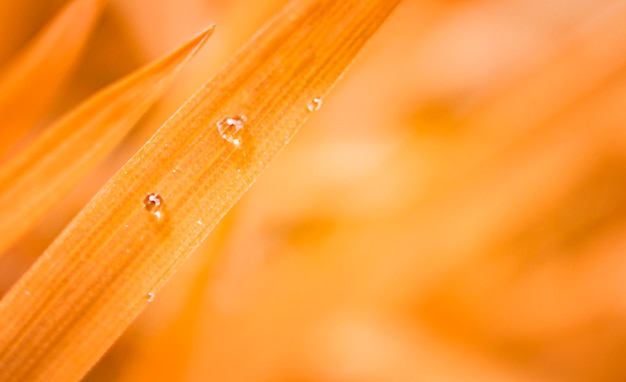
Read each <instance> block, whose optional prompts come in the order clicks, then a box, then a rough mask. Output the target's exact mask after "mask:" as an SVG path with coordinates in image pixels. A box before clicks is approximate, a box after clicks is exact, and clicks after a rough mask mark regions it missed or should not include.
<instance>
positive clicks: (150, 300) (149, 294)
mask: <svg viewBox="0 0 626 382" xmlns="http://www.w3.org/2000/svg"><path fill="white" fill-rule="evenodd" d="M146 301H148V302H152V301H154V292H148V294H147V295H146Z"/></svg>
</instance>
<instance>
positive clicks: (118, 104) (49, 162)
mask: <svg viewBox="0 0 626 382" xmlns="http://www.w3.org/2000/svg"><path fill="white" fill-rule="evenodd" d="M213 29H214V27H213V26H211V27H210V28H208V29H207V30H205V31H204V32H202V33H200V34H199V35H198V36H196V37H194V38H193V39H192V40H190V41H189V42H187V43H185V44H184V45H182V46H181V47H180V48H179V49H177V50H176V51H175V52H173V53H171V54H170V55H168V56H167V57H165V58H163V59H161V60H159V61H158V62H156V63H154V64H152V65H150V66H148V67H145V68H143V69H141V70H139V71H137V72H135V73H133V74H131V75H129V76H128V77H125V78H123V79H121V80H120V81H118V82H116V83H114V84H113V85H111V86H109V87H107V88H106V89H104V90H102V91H100V92H99V93H97V94H96V95H94V96H93V97H91V98H90V99H88V100H87V101H86V102H84V103H83V104H82V105H80V106H79V107H77V108H76V109H75V110H74V111H72V112H70V113H69V114H68V115H67V116H66V117H64V118H62V119H61V120H60V121H59V122H58V123H56V124H55V125H53V126H52V127H51V128H50V129H49V130H48V131H47V132H46V133H45V134H44V135H43V136H41V137H40V138H39V139H38V140H36V141H35V142H34V143H33V144H32V145H31V146H30V147H29V148H28V149H27V150H25V151H24V152H22V153H20V154H19V155H18V156H17V157H15V159H13V160H11V161H10V162H9V163H7V165H6V167H4V168H2V169H0V210H2V211H3V213H2V215H0V231H2V232H4V233H5V234H3V235H2V237H0V253H1V252H2V251H4V250H6V249H7V248H8V247H9V246H10V245H11V244H13V243H14V242H15V241H16V240H17V239H19V238H20V237H21V236H22V235H23V234H24V233H25V232H26V231H28V229H29V228H31V227H32V226H33V225H34V224H35V223H37V221H38V220H39V219H40V218H41V217H42V216H43V215H45V214H46V212H48V211H49V210H50V209H51V208H52V207H53V206H54V205H55V204H56V203H57V202H58V201H59V200H60V199H61V198H62V197H63V196H65V195H66V194H67V193H68V192H69V191H70V190H71V189H72V187H73V186H75V185H76V183H78V182H79V181H80V180H81V179H82V178H83V177H84V176H85V175H86V174H87V173H88V172H89V171H90V170H91V169H92V168H93V167H95V166H96V165H97V164H98V163H99V162H100V161H101V160H102V159H103V158H104V157H105V156H106V155H107V154H108V153H109V152H110V151H111V150H113V149H114V148H115V146H116V145H117V144H118V143H119V142H120V141H121V139H122V138H123V137H124V136H125V135H126V133H128V131H129V130H130V129H131V128H132V127H133V125H134V124H135V123H136V122H137V120H138V119H139V118H141V116H142V115H143V114H144V113H145V112H146V110H148V108H149V107H150V106H151V105H152V104H153V103H154V102H155V101H156V100H157V99H158V98H159V97H160V96H161V95H162V94H163V92H164V91H165V89H166V88H167V86H168V85H169V84H170V83H171V81H172V80H173V78H174V75H175V74H177V73H178V72H179V71H180V70H181V69H182V68H183V66H184V65H185V63H187V61H188V60H189V59H190V58H191V57H192V56H193V55H194V54H195V53H196V52H197V51H198V49H200V47H201V46H202V45H203V44H204V42H205V41H206V40H207V39H208V38H209V36H210V35H211V34H212V33H213Z"/></svg>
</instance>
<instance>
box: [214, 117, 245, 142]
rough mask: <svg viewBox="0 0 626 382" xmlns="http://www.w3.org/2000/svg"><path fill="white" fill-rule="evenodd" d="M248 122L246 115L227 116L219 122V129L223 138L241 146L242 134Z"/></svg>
mask: <svg viewBox="0 0 626 382" xmlns="http://www.w3.org/2000/svg"><path fill="white" fill-rule="evenodd" d="M245 124H246V117H245V116H243V115H241V116H239V115H237V116H234V117H226V118H224V119H221V120H219V121H218V122H217V131H218V132H219V133H220V135H221V136H222V138H224V139H225V140H226V141H228V142H230V143H232V144H233V145H235V146H237V147H239V146H241V135H242V134H243V131H242V130H243V128H244V126H245Z"/></svg>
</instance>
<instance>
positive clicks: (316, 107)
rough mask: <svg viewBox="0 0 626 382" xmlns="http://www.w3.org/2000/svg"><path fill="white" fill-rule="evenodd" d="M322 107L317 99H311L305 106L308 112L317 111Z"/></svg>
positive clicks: (320, 101) (319, 99)
mask: <svg viewBox="0 0 626 382" xmlns="http://www.w3.org/2000/svg"><path fill="white" fill-rule="evenodd" d="M321 107H322V99H321V98H319V97H316V98H313V100H312V101H311V102H310V103H309V104H308V105H307V107H306V108H307V109H308V110H309V111H310V112H314V111H318V110H319V109H320V108H321Z"/></svg>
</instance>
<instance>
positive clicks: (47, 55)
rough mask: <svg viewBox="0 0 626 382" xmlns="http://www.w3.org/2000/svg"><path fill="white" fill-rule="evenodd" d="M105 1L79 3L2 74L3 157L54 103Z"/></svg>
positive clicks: (64, 12) (65, 10) (0, 120)
mask: <svg viewBox="0 0 626 382" xmlns="http://www.w3.org/2000/svg"><path fill="white" fill-rule="evenodd" d="M102 3H103V1H102V0H75V1H72V2H70V3H69V4H68V5H67V6H66V7H65V8H63V9H62V10H61V11H60V12H59V14H58V15H57V16H56V17H55V18H54V19H53V20H52V21H51V22H50V23H49V24H48V25H47V26H46V27H45V28H44V29H43V31H42V32H40V34H39V35H38V36H37V37H35V39H34V40H33V41H32V42H31V43H30V44H29V45H28V46H27V47H26V48H25V49H24V50H23V51H22V52H21V53H20V54H18V56H17V57H16V58H15V59H13V61H12V62H10V63H9V64H8V65H7V66H5V67H3V69H2V72H0V123H1V124H2V128H1V129H0V154H1V153H4V152H5V151H6V149H7V148H8V147H10V146H11V144H13V143H15V141H16V140H18V139H19V138H21V137H22V136H23V135H24V134H25V133H26V132H27V131H28V130H29V129H30V128H32V127H33V126H34V125H35V124H36V123H37V122H38V121H39V119H40V118H41V116H42V115H43V113H44V112H45V111H46V109H47V107H48V106H49V105H50V104H51V103H52V102H53V101H54V98H55V96H56V95H57V94H58V92H59V88H60V87H61V86H62V85H63V83H64V80H65V78H66V77H67V75H68V74H69V73H70V71H71V70H72V68H73V66H74V64H75V62H76V61H77V59H78V58H79V56H80V53H81V51H82V48H83V46H84V45H85V42H86V41H87V39H88V37H89V34H90V32H91V30H92V29H93V26H94V25H95V23H96V21H97V19H98V16H99V14H100V11H101V10H102V8H103V4H102Z"/></svg>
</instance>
